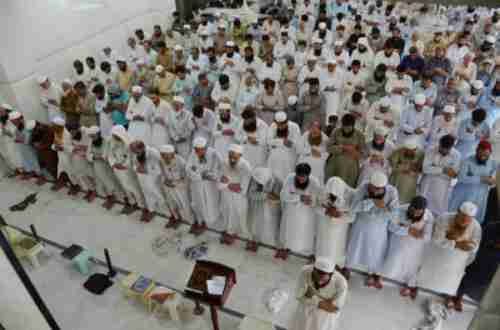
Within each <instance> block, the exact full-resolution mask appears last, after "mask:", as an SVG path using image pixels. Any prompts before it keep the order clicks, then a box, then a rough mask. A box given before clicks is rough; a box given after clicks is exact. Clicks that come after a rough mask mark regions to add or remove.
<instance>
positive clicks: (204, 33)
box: [200, 29, 208, 36]
mask: <svg viewBox="0 0 500 330" xmlns="http://www.w3.org/2000/svg"><path fill="white" fill-rule="evenodd" d="M200 34H201V35H202V36H208V29H201V30H200Z"/></svg>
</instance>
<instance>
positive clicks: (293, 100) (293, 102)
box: [288, 95, 299, 105]
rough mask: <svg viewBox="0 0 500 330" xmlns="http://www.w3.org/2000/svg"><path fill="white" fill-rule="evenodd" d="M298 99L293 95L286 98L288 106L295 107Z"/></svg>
mask: <svg viewBox="0 0 500 330" xmlns="http://www.w3.org/2000/svg"><path fill="white" fill-rule="evenodd" d="M298 100H299V98H298V97H297V96H295V95H290V96H289V97H288V105H296V104H297V101H298Z"/></svg>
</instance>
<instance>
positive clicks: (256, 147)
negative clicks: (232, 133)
mask: <svg viewBox="0 0 500 330" xmlns="http://www.w3.org/2000/svg"><path fill="white" fill-rule="evenodd" d="M241 118H242V121H241V122H240V127H239V128H238V131H237V132H236V141H237V142H238V143H240V144H241V145H242V146H243V154H244V155H245V159H246V160H247V161H248V162H249V163H250V167H251V168H257V167H263V166H266V165H267V153H268V149H267V141H266V139H267V133H268V129H269V126H268V125H267V124H266V123H265V122H264V121H263V120H262V119H260V118H257V115H256V111H255V108H253V107H251V106H247V107H246V108H245V109H244V110H243V112H242V113H241Z"/></svg>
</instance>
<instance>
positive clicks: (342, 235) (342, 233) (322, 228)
mask: <svg viewBox="0 0 500 330" xmlns="http://www.w3.org/2000/svg"><path fill="white" fill-rule="evenodd" d="M354 192H355V190H354V189H352V188H351V187H349V186H348V185H347V184H346V183H345V182H344V180H342V179H341V178H339V177H332V178H330V180H328V182H327V183H326V186H325V191H324V193H323V194H322V196H321V199H320V204H319V207H318V208H317V220H318V237H317V240H316V256H317V257H319V256H323V257H326V258H328V260H329V261H330V262H332V263H335V264H337V265H339V266H340V267H343V266H344V265H345V259H346V250H347V238H348V233H349V228H350V224H351V222H352V221H353V220H354V218H353V217H352V214H351V202H352V198H353V196H354Z"/></svg>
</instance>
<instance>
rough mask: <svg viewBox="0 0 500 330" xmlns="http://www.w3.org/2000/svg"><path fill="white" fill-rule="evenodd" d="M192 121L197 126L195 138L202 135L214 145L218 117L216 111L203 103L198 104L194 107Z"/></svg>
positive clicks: (194, 132)
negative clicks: (205, 106)
mask: <svg viewBox="0 0 500 330" xmlns="http://www.w3.org/2000/svg"><path fill="white" fill-rule="evenodd" d="M192 121H193V124H194V127H195V128H194V131H193V140H194V139H196V138H197V137H202V138H204V139H205V140H207V143H208V144H209V145H212V142H213V135H214V132H215V129H216V126H217V118H216V117H215V114H214V112H213V111H212V110H210V109H207V108H204V107H203V105H201V104H197V105H195V106H194V108H193V117H192Z"/></svg>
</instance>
